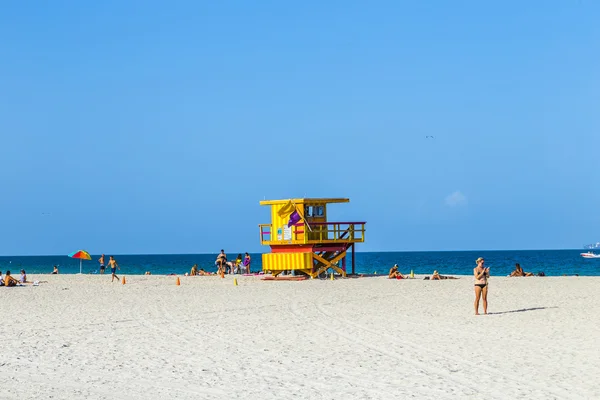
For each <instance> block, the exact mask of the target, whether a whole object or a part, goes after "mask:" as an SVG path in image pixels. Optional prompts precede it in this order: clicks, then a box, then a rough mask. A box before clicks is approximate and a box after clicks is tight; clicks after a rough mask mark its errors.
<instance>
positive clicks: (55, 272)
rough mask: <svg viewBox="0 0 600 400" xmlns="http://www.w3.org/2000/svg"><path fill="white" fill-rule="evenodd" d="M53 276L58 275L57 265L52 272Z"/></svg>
mask: <svg viewBox="0 0 600 400" xmlns="http://www.w3.org/2000/svg"><path fill="white" fill-rule="evenodd" d="M52 275H58V267H57V266H56V265H55V266H54V269H53V270H52Z"/></svg>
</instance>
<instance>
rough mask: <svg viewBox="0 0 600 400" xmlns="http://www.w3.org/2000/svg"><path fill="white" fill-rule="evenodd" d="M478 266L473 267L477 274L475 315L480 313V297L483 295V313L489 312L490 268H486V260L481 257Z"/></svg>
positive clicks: (474, 272)
mask: <svg viewBox="0 0 600 400" xmlns="http://www.w3.org/2000/svg"><path fill="white" fill-rule="evenodd" d="M476 263H477V266H476V267H475V268H474V269H473V275H474V276H475V315H479V298H481V297H483V313H484V314H487V292H488V285H487V279H488V277H489V276H490V269H489V268H485V260H484V259H483V258H481V257H479V258H478V259H477V261H476Z"/></svg>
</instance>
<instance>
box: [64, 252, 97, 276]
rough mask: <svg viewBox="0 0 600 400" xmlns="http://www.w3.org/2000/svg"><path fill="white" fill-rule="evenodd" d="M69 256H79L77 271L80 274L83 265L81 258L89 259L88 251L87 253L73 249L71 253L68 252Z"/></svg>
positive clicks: (90, 257)
mask: <svg viewBox="0 0 600 400" xmlns="http://www.w3.org/2000/svg"><path fill="white" fill-rule="evenodd" d="M69 257H71V258H79V273H80V274H81V269H82V266H83V260H91V259H92V256H90V253H88V252H87V251H85V250H77V251H74V252H73V253H71V254H69Z"/></svg>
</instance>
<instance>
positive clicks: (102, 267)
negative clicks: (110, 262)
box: [98, 254, 105, 274]
mask: <svg viewBox="0 0 600 400" xmlns="http://www.w3.org/2000/svg"><path fill="white" fill-rule="evenodd" d="M98 262H99V263H100V273H101V274H103V273H104V269H105V267H104V254H102V255H101V256H100V258H99V259H98Z"/></svg>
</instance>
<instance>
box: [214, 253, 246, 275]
mask: <svg viewBox="0 0 600 400" xmlns="http://www.w3.org/2000/svg"><path fill="white" fill-rule="evenodd" d="M251 261H252V259H251V258H250V254H248V253H245V255H244V257H242V255H241V254H238V256H237V257H236V259H235V261H227V254H225V250H223V249H221V252H220V253H219V255H218V256H217V259H216V260H215V265H216V266H217V274H219V275H225V274H232V275H233V274H241V273H245V274H250V273H251V270H250V263H251Z"/></svg>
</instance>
